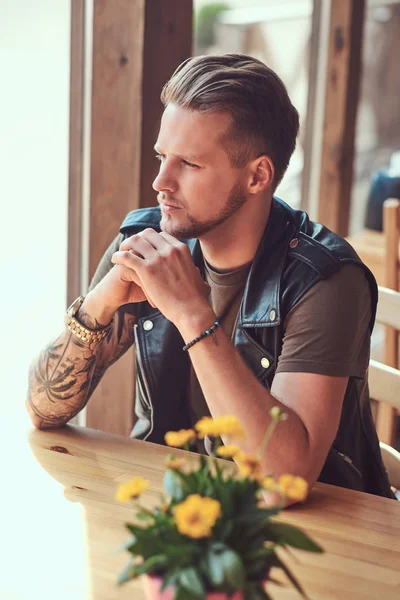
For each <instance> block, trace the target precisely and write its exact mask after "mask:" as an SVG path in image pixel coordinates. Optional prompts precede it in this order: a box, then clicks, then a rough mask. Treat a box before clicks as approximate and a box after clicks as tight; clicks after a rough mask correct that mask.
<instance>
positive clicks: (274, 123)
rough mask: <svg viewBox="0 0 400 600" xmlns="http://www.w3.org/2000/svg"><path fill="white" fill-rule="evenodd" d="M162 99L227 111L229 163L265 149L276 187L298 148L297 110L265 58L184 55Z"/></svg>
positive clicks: (242, 161) (244, 161) (224, 141)
mask: <svg viewBox="0 0 400 600" xmlns="http://www.w3.org/2000/svg"><path fill="white" fill-rule="evenodd" d="M161 101H162V103H163V104H164V106H167V105H168V104H176V105H178V106H180V107H181V108H184V109H187V110H192V111H195V112H199V113H212V112H229V113H230V114H231V115H232V123H231V125H230V127H229V129H228V131H227V132H226V133H225V134H224V135H223V136H222V138H221V143H222V145H223V147H224V149H225V150H226V152H227V154H228V156H229V159H230V163H231V165H232V166H233V167H234V168H241V167H244V166H245V165H246V164H247V163H248V162H249V161H250V160H252V159H254V158H258V157H259V156H262V155H263V154H266V155H268V156H269V157H270V158H271V160H272V162H273V164H274V168H275V177H274V181H273V189H275V188H276V187H277V185H278V183H279V182H280V181H281V179H282V177H283V175H284V174H285V171H286V169H287V167H288V164H289V160H290V157H291V156H292V154H293V151H294V149H295V147H296V137H297V134H298V131H299V114H298V112H297V110H296V109H295V108H294V106H293V105H292V103H291V101H290V98H289V96H288V93H287V91H286V88H285V85H284V84H283V82H282V81H281V79H280V78H279V77H278V75H277V74H276V73H274V71H272V70H271V69H269V68H268V67H267V66H266V65H265V64H264V63H263V62H261V61H260V60H257V59H256V58H252V57H251V56H246V55H244V54H224V55H220V56H219V55H216V56H212V55H209V56H197V57H195V58H188V59H187V60H185V61H184V62H183V63H182V64H181V65H179V67H178V68H177V69H176V71H175V72H174V74H173V75H172V77H171V79H170V80H169V81H168V82H167V83H166V84H165V86H164V88H163V90H162V92H161Z"/></svg>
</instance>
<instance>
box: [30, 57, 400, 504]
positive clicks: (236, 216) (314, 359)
mask: <svg viewBox="0 0 400 600" xmlns="http://www.w3.org/2000/svg"><path fill="white" fill-rule="evenodd" d="M161 98H162V101H163V104H164V106H165V111H164V114H163V117H162V121H161V127H160V131H159V135H158V139H157V142H156V144H155V151H156V153H157V158H158V159H159V160H160V163H161V164H160V171H159V174H158V176H157V178H156V179H155V181H154V183H153V187H154V189H155V190H156V191H157V192H158V202H159V205H160V208H159V207H157V208H150V209H141V210H137V211H133V212H132V213H130V214H128V216H127V217H126V219H125V221H124V222H123V223H122V226H121V229H120V234H119V235H118V236H117V238H116V239H115V240H114V242H113V244H112V245H111V246H110V248H109V249H108V251H107V252H106V254H105V256H104V258H103V260H102V262H101V264H100V265H99V268H98V270H97V272H96V274H95V277H94V280H93V282H92V285H91V289H90V291H89V293H88V294H87V296H86V297H85V298H84V299H78V301H76V302H75V303H74V304H73V306H72V307H71V308H70V310H69V311H68V313H67V321H66V323H67V329H66V330H65V331H64V332H63V333H62V334H61V335H60V337H59V338H58V339H57V340H56V341H55V342H54V344H53V345H52V346H50V347H49V348H47V349H45V350H44V352H42V354H41V355H40V356H39V358H38V360H37V361H36V363H35V364H34V365H33V367H32V369H31V375H30V385H29V394H28V401H27V406H28V410H29V413H30V415H31V418H32V421H33V423H34V424H35V426H37V427H43V428H52V427H59V426H61V425H64V424H65V423H67V422H68V421H69V420H70V419H71V418H72V417H73V416H74V415H76V414H77V413H78V412H79V411H80V410H81V409H82V408H83V407H84V406H85V404H86V403H87V401H88V399H89V397H90V395H91V393H92V392H93V390H94V388H95V386H96V384H97V382H98V381H99V379H100V378H101V376H102V374H103V373H104V372H105V370H106V369H107V368H108V367H109V366H110V365H111V364H112V363H113V362H115V361H116V360H117V359H118V358H119V357H120V356H121V355H122V354H123V353H124V352H125V351H126V350H127V349H128V347H129V346H130V345H131V344H133V343H135V345H136V357H137V397H136V414H137V417H138V420H137V422H136V425H135V427H134V429H133V431H132V437H137V438H140V439H145V440H149V441H153V442H157V443H164V435H165V433H166V432H167V431H168V430H171V429H180V428H187V427H191V426H193V424H194V423H195V422H196V421H197V419H198V418H200V417H201V416H204V415H208V414H211V415H212V416H218V415H223V414H232V415H234V416H236V417H237V418H238V419H239V420H240V421H241V422H242V424H243V425H244V427H245V428H246V429H247V431H248V442H247V446H246V449H247V451H250V452H255V451H256V450H257V449H258V447H259V445H260V442H261V440H262V438H263V436H264V433H265V431H266V428H267V426H268V424H269V420H270V417H269V410H270V409H271V407H272V406H274V405H278V406H279V407H280V408H281V409H282V410H284V411H285V412H286V413H287V414H288V419H287V420H286V421H285V422H283V423H281V424H280V426H279V427H278V429H277V431H276V433H275V434H274V436H273V439H272V441H271V444H270V446H269V448H268V453H267V454H266V455H265V456H263V457H262V463H263V467H264V469H265V472H274V473H275V474H277V475H278V474H280V473H282V472H289V473H293V474H296V475H301V476H303V477H304V478H305V479H306V480H307V481H308V483H309V484H310V486H311V485H312V484H313V483H314V482H315V481H316V480H317V479H318V478H319V479H320V480H321V481H325V482H328V483H332V484H336V485H343V486H346V487H349V488H354V489H359V490H365V491H367V492H371V493H375V494H379V495H383V496H390V497H392V496H391V492H390V488H389V483H388V480H387V476H386V473H385V470H384V468H383V465H382V460H381V456H380V451H379V445H378V440H377V437H376V433H375V430H374V426H373V423H372V419H371V412H370V407H369V399H368V386H367V381H366V377H367V369H368V359H369V342H370V334H371V330H372V327H373V323H374V316H375V309H376V302H377V289H376V283H375V280H374V278H373V276H372V275H371V273H370V272H369V271H368V270H367V269H366V267H365V266H364V265H363V264H362V263H361V262H360V260H359V259H358V257H357V255H356V254H355V253H354V251H353V250H352V248H351V247H350V246H349V245H348V244H347V243H346V242H345V241H344V240H342V239H341V238H339V237H338V236H336V235H335V234H333V233H332V232H330V231H328V230H327V229H325V228H324V227H323V226H321V225H318V224H315V223H312V222H310V221H309V219H308V217H307V215H306V214H305V213H302V212H300V211H293V210H292V209H290V208H289V206H287V205H286V204H285V203H283V202H281V201H280V200H278V199H276V198H274V197H273V192H274V190H275V188H276V186H277V185H278V183H279V182H280V180H281V179H282V177H283V175H284V172H285V170H286V168H287V166H288V163H289V159H290V157H291V155H292V153H293V150H294V148H295V143H296V137H297V133H298V114H297V111H296V110H295V108H294V107H293V106H292V104H291V102H290V99H289V97H288V95H287V92H286V89H285V87H284V85H283V83H282V82H281V80H280V79H279V78H278V77H277V75H276V74H275V73H273V72H272V71H271V70H270V69H268V68H267V67H266V66H265V65H264V64H263V63H261V62H260V61H258V60H255V59H253V58H250V57H247V56H242V55H225V56H202V57H197V58H193V59H189V60H187V61H185V62H184V63H183V64H182V65H181V66H180V67H179V68H178V69H177V70H176V72H175V73H174V74H173V76H172V78H171V80H170V81H169V82H168V83H167V84H166V86H165V87H164V89H163V92H162V96H161ZM160 209H161V212H160ZM182 240H184V241H182ZM82 337H83V338H84V340H83V339H82ZM115 410H118V406H117V404H116V407H115ZM203 450H204V449H203Z"/></svg>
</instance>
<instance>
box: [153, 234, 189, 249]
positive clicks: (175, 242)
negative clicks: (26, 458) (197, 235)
mask: <svg viewBox="0 0 400 600" xmlns="http://www.w3.org/2000/svg"><path fill="white" fill-rule="evenodd" d="M159 235H160V237H163V238H164V240H166V241H167V242H168V243H169V244H171V246H175V247H176V248H180V247H181V246H186V244H184V243H183V242H181V241H179V240H177V239H176V238H175V237H174V236H173V235H170V234H169V233H167V232H166V231H162V232H161V233H160V234H159Z"/></svg>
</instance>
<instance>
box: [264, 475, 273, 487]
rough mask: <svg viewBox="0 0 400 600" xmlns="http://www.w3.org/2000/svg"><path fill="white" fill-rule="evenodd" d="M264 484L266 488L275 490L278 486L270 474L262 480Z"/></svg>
mask: <svg viewBox="0 0 400 600" xmlns="http://www.w3.org/2000/svg"><path fill="white" fill-rule="evenodd" d="M262 486H263V488H265V489H266V490H274V489H275V488H276V481H275V479H274V478H273V477H271V476H270V475H269V476H268V477H264V479H263V481H262Z"/></svg>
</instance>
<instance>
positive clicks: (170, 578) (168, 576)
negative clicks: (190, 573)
mask: <svg viewBox="0 0 400 600" xmlns="http://www.w3.org/2000/svg"><path fill="white" fill-rule="evenodd" d="M178 579H179V572H176V571H172V572H169V573H168V572H167V573H165V574H164V577H163V582H162V586H161V590H160V591H161V592H165V590H166V589H167V587H169V586H170V585H174V584H175V583H176V582H177V581H178Z"/></svg>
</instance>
